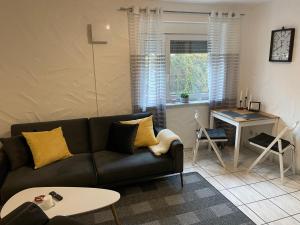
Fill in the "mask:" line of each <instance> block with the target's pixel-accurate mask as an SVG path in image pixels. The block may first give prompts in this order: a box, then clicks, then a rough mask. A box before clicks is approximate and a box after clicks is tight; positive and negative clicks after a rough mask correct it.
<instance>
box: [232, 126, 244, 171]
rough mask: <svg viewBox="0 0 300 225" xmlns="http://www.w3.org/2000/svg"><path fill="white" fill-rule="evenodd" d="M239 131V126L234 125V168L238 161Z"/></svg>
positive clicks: (240, 129)
mask: <svg viewBox="0 0 300 225" xmlns="http://www.w3.org/2000/svg"><path fill="white" fill-rule="evenodd" d="M241 131H242V128H241V126H236V131H235V145H234V158H233V163H234V168H237V167H238V162H239V154H240V143H241Z"/></svg>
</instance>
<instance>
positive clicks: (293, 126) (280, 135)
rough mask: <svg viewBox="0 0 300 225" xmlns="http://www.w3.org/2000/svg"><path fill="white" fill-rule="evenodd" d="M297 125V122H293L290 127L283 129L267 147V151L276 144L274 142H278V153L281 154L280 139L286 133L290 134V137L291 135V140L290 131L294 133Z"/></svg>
mask: <svg viewBox="0 0 300 225" xmlns="http://www.w3.org/2000/svg"><path fill="white" fill-rule="evenodd" d="M298 125H299V121H297V122H295V123H294V124H293V125H292V126H291V127H288V126H286V127H285V128H283V129H282V130H281V131H280V132H279V134H278V135H277V136H276V138H275V139H274V140H273V141H272V143H271V144H270V145H269V146H268V148H267V149H268V150H269V149H271V147H272V146H273V145H275V144H276V142H278V145H279V152H280V153H281V152H282V144H281V138H282V137H283V135H285V134H286V132H288V131H289V132H290V135H291V140H292V131H294V130H295V129H296V128H297V127H298Z"/></svg>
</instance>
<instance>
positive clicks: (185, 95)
mask: <svg viewBox="0 0 300 225" xmlns="http://www.w3.org/2000/svg"><path fill="white" fill-rule="evenodd" d="M180 101H181V102H182V103H189V94H188V93H182V94H181V95H180Z"/></svg>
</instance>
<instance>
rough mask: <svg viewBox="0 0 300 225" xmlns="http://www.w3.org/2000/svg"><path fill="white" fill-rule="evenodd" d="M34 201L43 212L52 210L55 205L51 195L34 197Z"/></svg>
mask: <svg viewBox="0 0 300 225" xmlns="http://www.w3.org/2000/svg"><path fill="white" fill-rule="evenodd" d="M33 201H34V202H35V203H36V204H38V205H39V206H40V207H41V208H42V209H43V210H47V209H50V208H52V207H53V206H54V205H55V203H54V201H53V199H52V196H51V195H39V196H36V197H34V200H33Z"/></svg>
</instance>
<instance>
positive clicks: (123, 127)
mask: <svg viewBox="0 0 300 225" xmlns="http://www.w3.org/2000/svg"><path fill="white" fill-rule="evenodd" d="M138 127H139V125H138V124H122V123H120V122H114V123H112V125H111V127H110V131H109V136H108V143H107V148H108V149H109V150H110V151H115V152H121V153H128V154H132V153H133V152H134V141H135V137H136V134H137V130H138Z"/></svg>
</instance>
